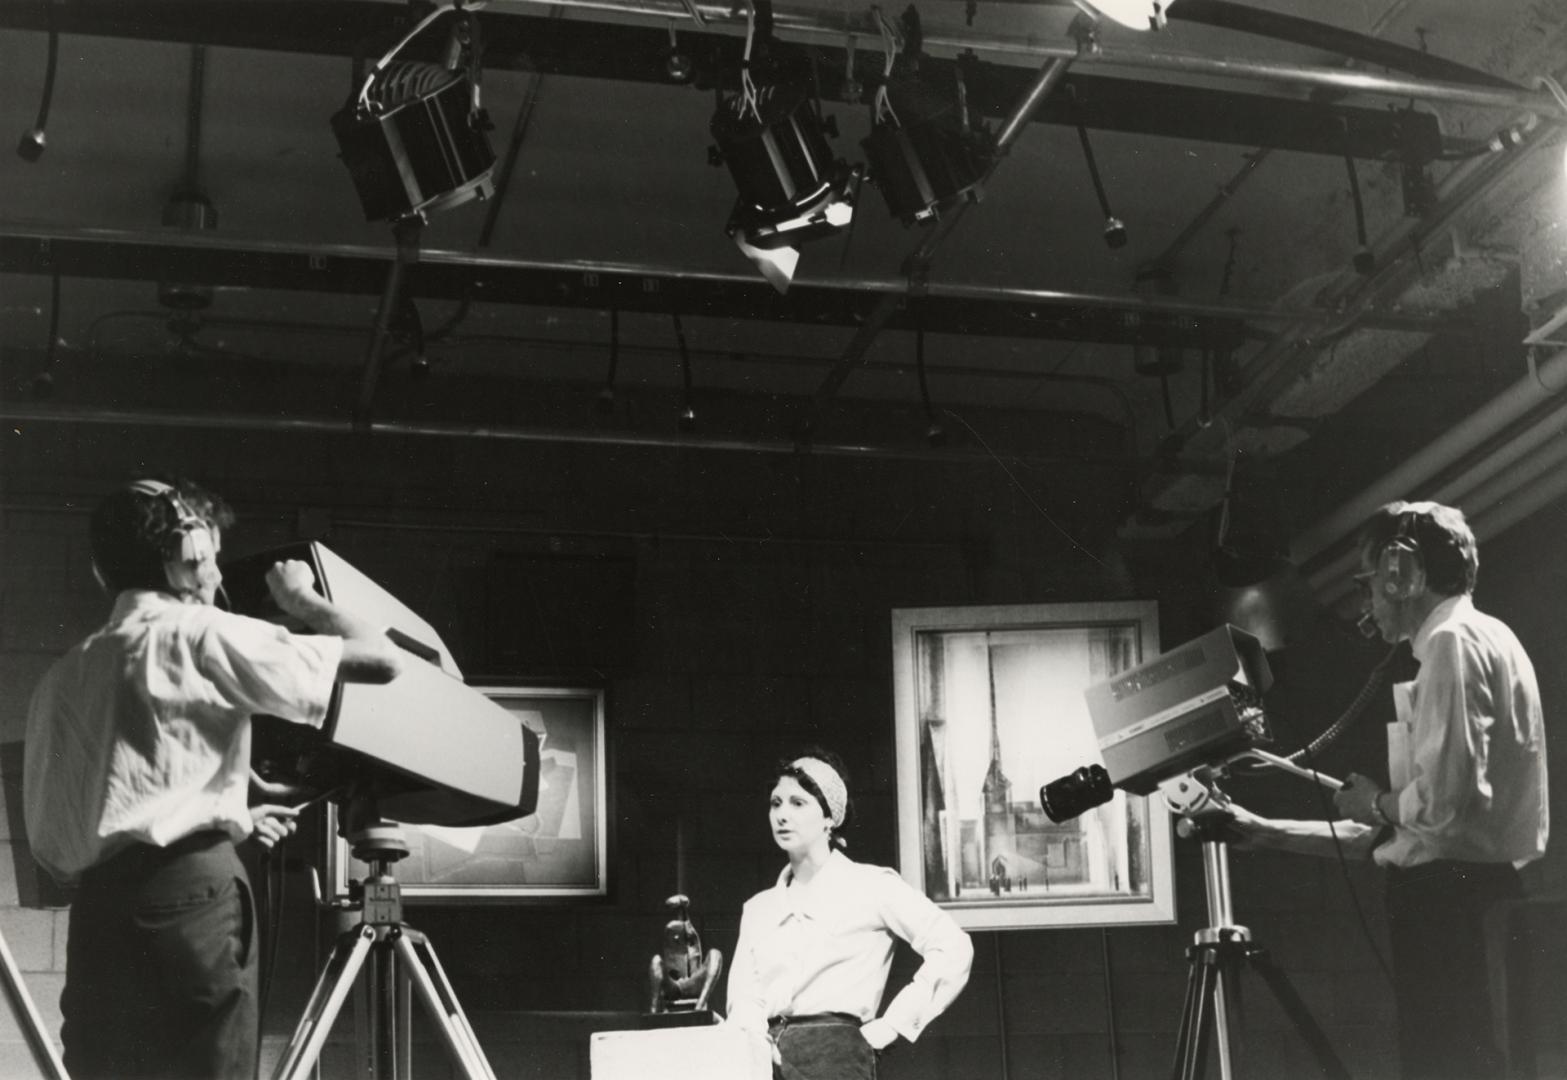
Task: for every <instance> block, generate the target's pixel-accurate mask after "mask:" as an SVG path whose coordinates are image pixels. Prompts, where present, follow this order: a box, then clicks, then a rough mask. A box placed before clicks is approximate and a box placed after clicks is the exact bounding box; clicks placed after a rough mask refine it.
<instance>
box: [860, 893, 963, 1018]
mask: <svg viewBox="0 0 1567 1080" xmlns="http://www.w3.org/2000/svg"><path fill="white" fill-rule="evenodd" d="M878 893H879V903H880V906H881V914H882V918H883V919H884V920H885V922H886V924H887V928H888V929H889V930H891V931H892V932H893V933H894V934H896V935H897V936H898V937H900V938H902V939H903V940H904V941H906V942H908V943H909V946H910V948H912V949H913V950H914V951H915V952H916V953H918V954H919V956H920V958H921V963H920V966H919V970H918V971H916V972H915V973H914V978H913V979H911V980H909V983H908V985H906V986H905V987H903V989H902V990H900V991H898V994H897V996H895V997H894V998H893V999H892V1001H890V1002H889V1003H888V1004H887V1008H886V1009H885V1010H884V1011H883V1013H882V1019H883V1020H885V1021H887V1022H888V1023H889V1024H891V1025H892V1026H893V1028H894V1029H896V1030H897V1032H898V1034H899V1035H901V1036H903V1038H905V1039H907V1040H908V1041H909V1042H913V1041H914V1040H915V1039H918V1038H919V1036H920V1033H921V1032H923V1031H924V1030H925V1028H926V1026H927V1025H928V1024H929V1023H930V1022H931V1021H932V1020H934V1019H935V1018H936V1017H938V1016H940V1015H941V1014H942V1013H943V1012H945V1011H946V1009H947V1006H949V1005H951V1004H952V1002H953V1001H954V1000H956V998H957V996H958V994H960V993H962V991H963V988H964V986H966V985H967V984H968V977H969V970H970V969H971V968H972V966H973V963H974V945H973V942H971V941H970V940H969V936H968V934H967V933H965V932H964V931H963V929H962V928H961V927H959V926H958V924H957V923H956V922H955V921H953V918H952V916H951V915H949V914H947V913H946V912H945V911H943V910H942V909H941V908H940V907H938V906H937V905H936V904H935V903H933V902H932V901H931V900H930V899H929V898H928V897H926V896H925V895H924V894H923V893H921V892H919V891H918V890H916V889H915V888H914V887H913V886H911V885H909V883H908V882H906V881H904V880H903V879H902V878H901V877H899V876H898V875H897V873H896V872H894V871H892V870H887V869H883V870H882V871H881V873H880V874H879V875H878Z"/></svg>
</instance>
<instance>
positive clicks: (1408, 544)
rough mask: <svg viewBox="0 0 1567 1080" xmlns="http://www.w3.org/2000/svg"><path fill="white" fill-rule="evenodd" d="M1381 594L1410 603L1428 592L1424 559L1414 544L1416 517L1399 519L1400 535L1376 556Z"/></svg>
mask: <svg viewBox="0 0 1567 1080" xmlns="http://www.w3.org/2000/svg"><path fill="white" fill-rule="evenodd" d="M1377 569H1378V570H1379V571H1380V577H1381V580H1382V591H1383V592H1384V593H1386V594H1387V597H1388V599H1390V600H1410V599H1413V598H1414V597H1417V596H1419V595H1420V594H1422V593H1424V592H1425V591H1426V567H1425V560H1424V559H1422V558H1421V557H1420V545H1419V544H1417V543H1416V542H1415V537H1414V516H1413V515H1412V514H1404V515H1402V516H1401V517H1400V518H1399V519H1398V533H1397V535H1395V536H1394V537H1393V538H1392V539H1391V540H1389V541H1388V542H1387V543H1386V544H1384V545H1383V546H1382V550H1381V551H1380V552H1378V553H1377Z"/></svg>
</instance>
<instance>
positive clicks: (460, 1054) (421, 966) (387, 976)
mask: <svg viewBox="0 0 1567 1080" xmlns="http://www.w3.org/2000/svg"><path fill="white" fill-rule="evenodd" d="M348 840H349V844H350V847H351V849H352V850H353V853H354V857H355V858H357V859H359V860H361V861H362V862H365V863H368V864H369V865H370V874H369V875H367V876H366V878H365V880H364V885H363V893H362V895H361V897H360V899H359V902H358V909H359V912H360V919H359V925H358V926H356V927H352V928H350V929H348V930H345V931H343V932H342V933H341V934H339V935H338V936H337V943H336V944H335V945H334V946H333V947H332V955H331V956H330V957H328V958H327V962H326V965H325V967H324V968H323V969H322V971H321V976H320V978H319V979H318V980H317V981H316V987H315V990H314V991H313V992H312V993H311V995H310V1002H309V1004H307V1005H306V1006H305V1012H304V1015H303V1016H302V1017H300V1020H299V1025H298V1026H297V1027H296V1028H295V1029H294V1035H293V1037H292V1038H291V1039H290V1040H289V1044H288V1048H287V1049H286V1050H285V1051H284V1053H283V1056H282V1058H281V1059H279V1061H278V1064H277V1067H276V1069H274V1070H273V1073H272V1078H273V1080H304V1078H305V1077H307V1076H308V1075H309V1074H310V1071H311V1069H312V1068H313V1067H314V1066H315V1064H316V1061H317V1059H318V1058H319V1057H320V1055H321V1048H322V1046H323V1044H325V1042H326V1038H327V1035H328V1034H329V1033H330V1032H331V1030H332V1024H333V1022H334V1021H336V1019H337V1014H338V1012H339V1011H340V1010H341V1009H342V1007H343V1002H344V1000H345V999H346V998H347V997H348V992H349V991H350V990H351V989H352V988H353V985H354V980H355V979H356V978H357V977H358V975H359V974H360V972H361V970H363V969H365V965H366V963H367V962H368V965H369V967H368V969H367V976H368V980H369V987H368V990H369V995H370V1001H369V1014H370V1016H369V1024H368V1027H369V1032H368V1034H369V1038H368V1046H367V1047H366V1048H365V1050H364V1052H365V1053H366V1054H367V1058H366V1060H365V1061H363V1062H362V1063H361V1065H360V1067H359V1068H358V1069H357V1070H356V1072H355V1075H356V1076H361V1077H365V1078H367V1080H407V1077H408V1076H409V1075H410V1073H409V1071H408V1062H409V1058H410V1056H411V1020H412V1017H411V1015H410V1014H411V1011H412V1010H411V1007H410V1004H411V1003H410V1001H409V988H410V986H412V988H413V989H414V990H417V991H418V994H419V999H420V1001H422V1002H423V1003H424V1006H425V1009H426V1011H427V1012H428V1013H429V1015H430V1018H431V1019H432V1020H433V1021H434V1022H435V1024H436V1027H437V1028H438V1029H439V1031H440V1035H441V1038H442V1040H443V1041H444V1042H445V1044H446V1048H447V1050H448V1051H449V1052H450V1053H451V1056H452V1060H453V1061H454V1062H455V1063H456V1065H457V1066H458V1068H459V1070H460V1075H461V1076H464V1077H466V1078H467V1080H495V1072H494V1071H493V1070H492V1069H491V1068H490V1063H489V1061H488V1060H486V1059H485V1056H484V1051H483V1050H482V1049H481V1048H480V1047H479V1040H478V1038H476V1037H475V1035H474V1033H473V1028H472V1027H470V1026H469V1024H468V1018H467V1017H466V1016H465V1015H463V1011H462V1006H461V1005H460V1004H459V1003H458V1001H457V995H456V994H455V993H453V991H452V985H451V983H450V982H449V981H448V980H447V978H446V972H445V971H443V970H442V969H441V964H440V961H439V960H437V959H436V957H435V949H434V947H433V946H432V945H431V944H430V940H429V938H427V937H426V936H425V935H424V934H422V933H420V932H419V931H417V930H415V929H414V928H413V927H411V926H409V925H408V924H407V923H405V922H403V921H402V893H401V890H400V889H399V887H398V884H397V881H396V879H395V878H394V877H393V876H392V864H393V863H395V862H396V861H397V860H399V859H401V858H403V857H405V856H406V855H407V854H408V844H407V842H406V841H405V840H404V839H403V831H402V829H401V828H399V827H398V826H397V825H395V824H393V823H391V822H388V821H380V820H376V821H372V822H370V823H369V824H367V825H366V826H365V827H364V828H362V829H360V830H357V831H355V832H353V833H351V834H349V836H348Z"/></svg>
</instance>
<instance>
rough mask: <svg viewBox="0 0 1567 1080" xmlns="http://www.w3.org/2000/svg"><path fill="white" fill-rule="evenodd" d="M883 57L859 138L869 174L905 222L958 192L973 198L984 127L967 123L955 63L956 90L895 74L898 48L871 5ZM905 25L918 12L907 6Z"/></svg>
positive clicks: (987, 150)
mask: <svg viewBox="0 0 1567 1080" xmlns="http://www.w3.org/2000/svg"><path fill="white" fill-rule="evenodd" d="M876 17H877V20H878V21H879V22H880V24H881V32H882V40H883V45H884V51H885V53H886V57H887V65H886V69H885V71H884V72H883V79H882V85H881V86H880V87H878V88H877V90H876V94H875V97H874V99H873V102H872V105H871V132H870V134H869V135H868V136H867V137H866V138H865V139H864V140H862V141H861V143H860V145H861V146H863V147H864V148H865V156H866V158H867V159H868V161H869V166H870V167H869V172H868V178H869V179H870V181H871V183H873V184H875V185H876V187H877V188H878V189H879V190H880V191H881V193H882V197H883V198H885V199H886V200H887V207H888V209H889V210H891V211H892V216H893V217H895V218H897V219H898V220H899V221H901V222H903V224H905V225H912V224H914V223H915V222H928V221H934V220H936V219H937V218H939V217H940V216H941V214H942V212H944V211H946V210H949V209H950V208H951V207H952V206H954V205H956V204H957V203H959V202H961V201H962V200H964V199H971V200H974V201H978V199H979V194H980V184H981V181H982V180H983V179H984V177H985V174H986V171H987V170H988V169H989V166H990V162H991V158H992V156H993V155H992V149H991V141H990V136H989V133H988V132H986V131H984V130H983V129H980V128H974V127H971V126H970V124H969V116H968V108H967V105H966V92H965V88H964V84H963V81H962V79H963V76H962V71H961V69H957V70H958V82H957V85H956V91H955V92H953V91H949V90H946V89H945V88H942V87H936V86H933V85H930V84H928V83H926V82H924V81H922V80H921V79H920V78H919V76H918V74H917V70H918V68H917V64H915V65H908V64H906V65H905V66H906V67H913V68H914V71H913V72H912V73H909V74H905V75H904V76H902V77H895V76H894V68H895V65H896V64H897V60H898V55H899V52H900V46H899V39H898V34H897V32H896V31H895V30H894V29H893V27H892V26H891V24H889V23H888V22H887V20H886V18H885V17H884V16H883V15H882V14H881V13H880V11H877V12H876ZM905 18H906V19H911V20H912V22H911V24H910V31H911V33H913V34H917V33H918V16H917V15H914V13H913V8H910V9H909V14H908V15H906V16H905Z"/></svg>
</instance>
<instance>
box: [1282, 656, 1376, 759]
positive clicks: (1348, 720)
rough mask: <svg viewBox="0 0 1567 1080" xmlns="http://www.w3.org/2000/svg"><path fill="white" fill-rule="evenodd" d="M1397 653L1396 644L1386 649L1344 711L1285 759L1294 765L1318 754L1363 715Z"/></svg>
mask: <svg viewBox="0 0 1567 1080" xmlns="http://www.w3.org/2000/svg"><path fill="white" fill-rule="evenodd" d="M1397 655H1398V646H1397V645H1394V646H1393V647H1392V648H1390V649H1388V651H1387V652H1386V654H1384V655H1383V657H1382V659H1381V660H1379V661H1377V665H1376V666H1375V667H1374V668H1372V669H1371V672H1370V674H1368V675H1367V676H1366V681H1365V683H1364V685H1362V686H1361V688H1360V691H1359V692H1358V693H1357V694H1356V695H1355V696H1354V697H1353V698H1352V699H1350V703H1349V704H1348V705H1347V706H1346V707H1345V708H1344V711H1343V712H1342V713H1340V714H1339V716H1338V719H1336V720H1334V721H1333V722H1332V723H1331V724H1329V725H1328V726H1327V727H1326V728H1325V729H1324V730H1323V731H1322V732H1321V734H1319V735H1317V737H1316V738H1314V739H1312V740H1311V741H1310V742H1308V743H1307V744H1306V745H1305V746H1303V747H1301V748H1300V749H1299V750H1296V751H1295V752H1294V753H1293V754H1288V755H1286V756H1285V760H1286V761H1288V762H1290V763H1291V764H1296V765H1298V764H1300V761H1301V759H1302V758H1304V759H1306V760H1307V761H1308V762H1309V761H1310V760H1312V759H1313V758H1315V757H1316V756H1317V755H1318V754H1320V753H1322V751H1324V750H1326V749H1327V748H1328V747H1330V746H1332V745H1333V744H1334V743H1335V742H1337V741H1338V740H1339V738H1340V737H1341V736H1343V734H1344V733H1345V732H1346V731H1348V730H1349V729H1350V726H1351V725H1353V724H1354V723H1355V722H1356V721H1357V720H1359V719H1360V718H1361V717H1362V716H1364V715H1365V712H1366V709H1367V708H1369V707H1370V705H1371V699H1372V696H1373V695H1374V694H1376V693H1377V691H1379V690H1381V689H1382V684H1383V682H1385V681H1386V679H1387V669H1388V665H1389V664H1391V663H1392V662H1393V657H1395V656H1397ZM1308 767H1309V766H1308ZM1313 771H1315V770H1313Z"/></svg>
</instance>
